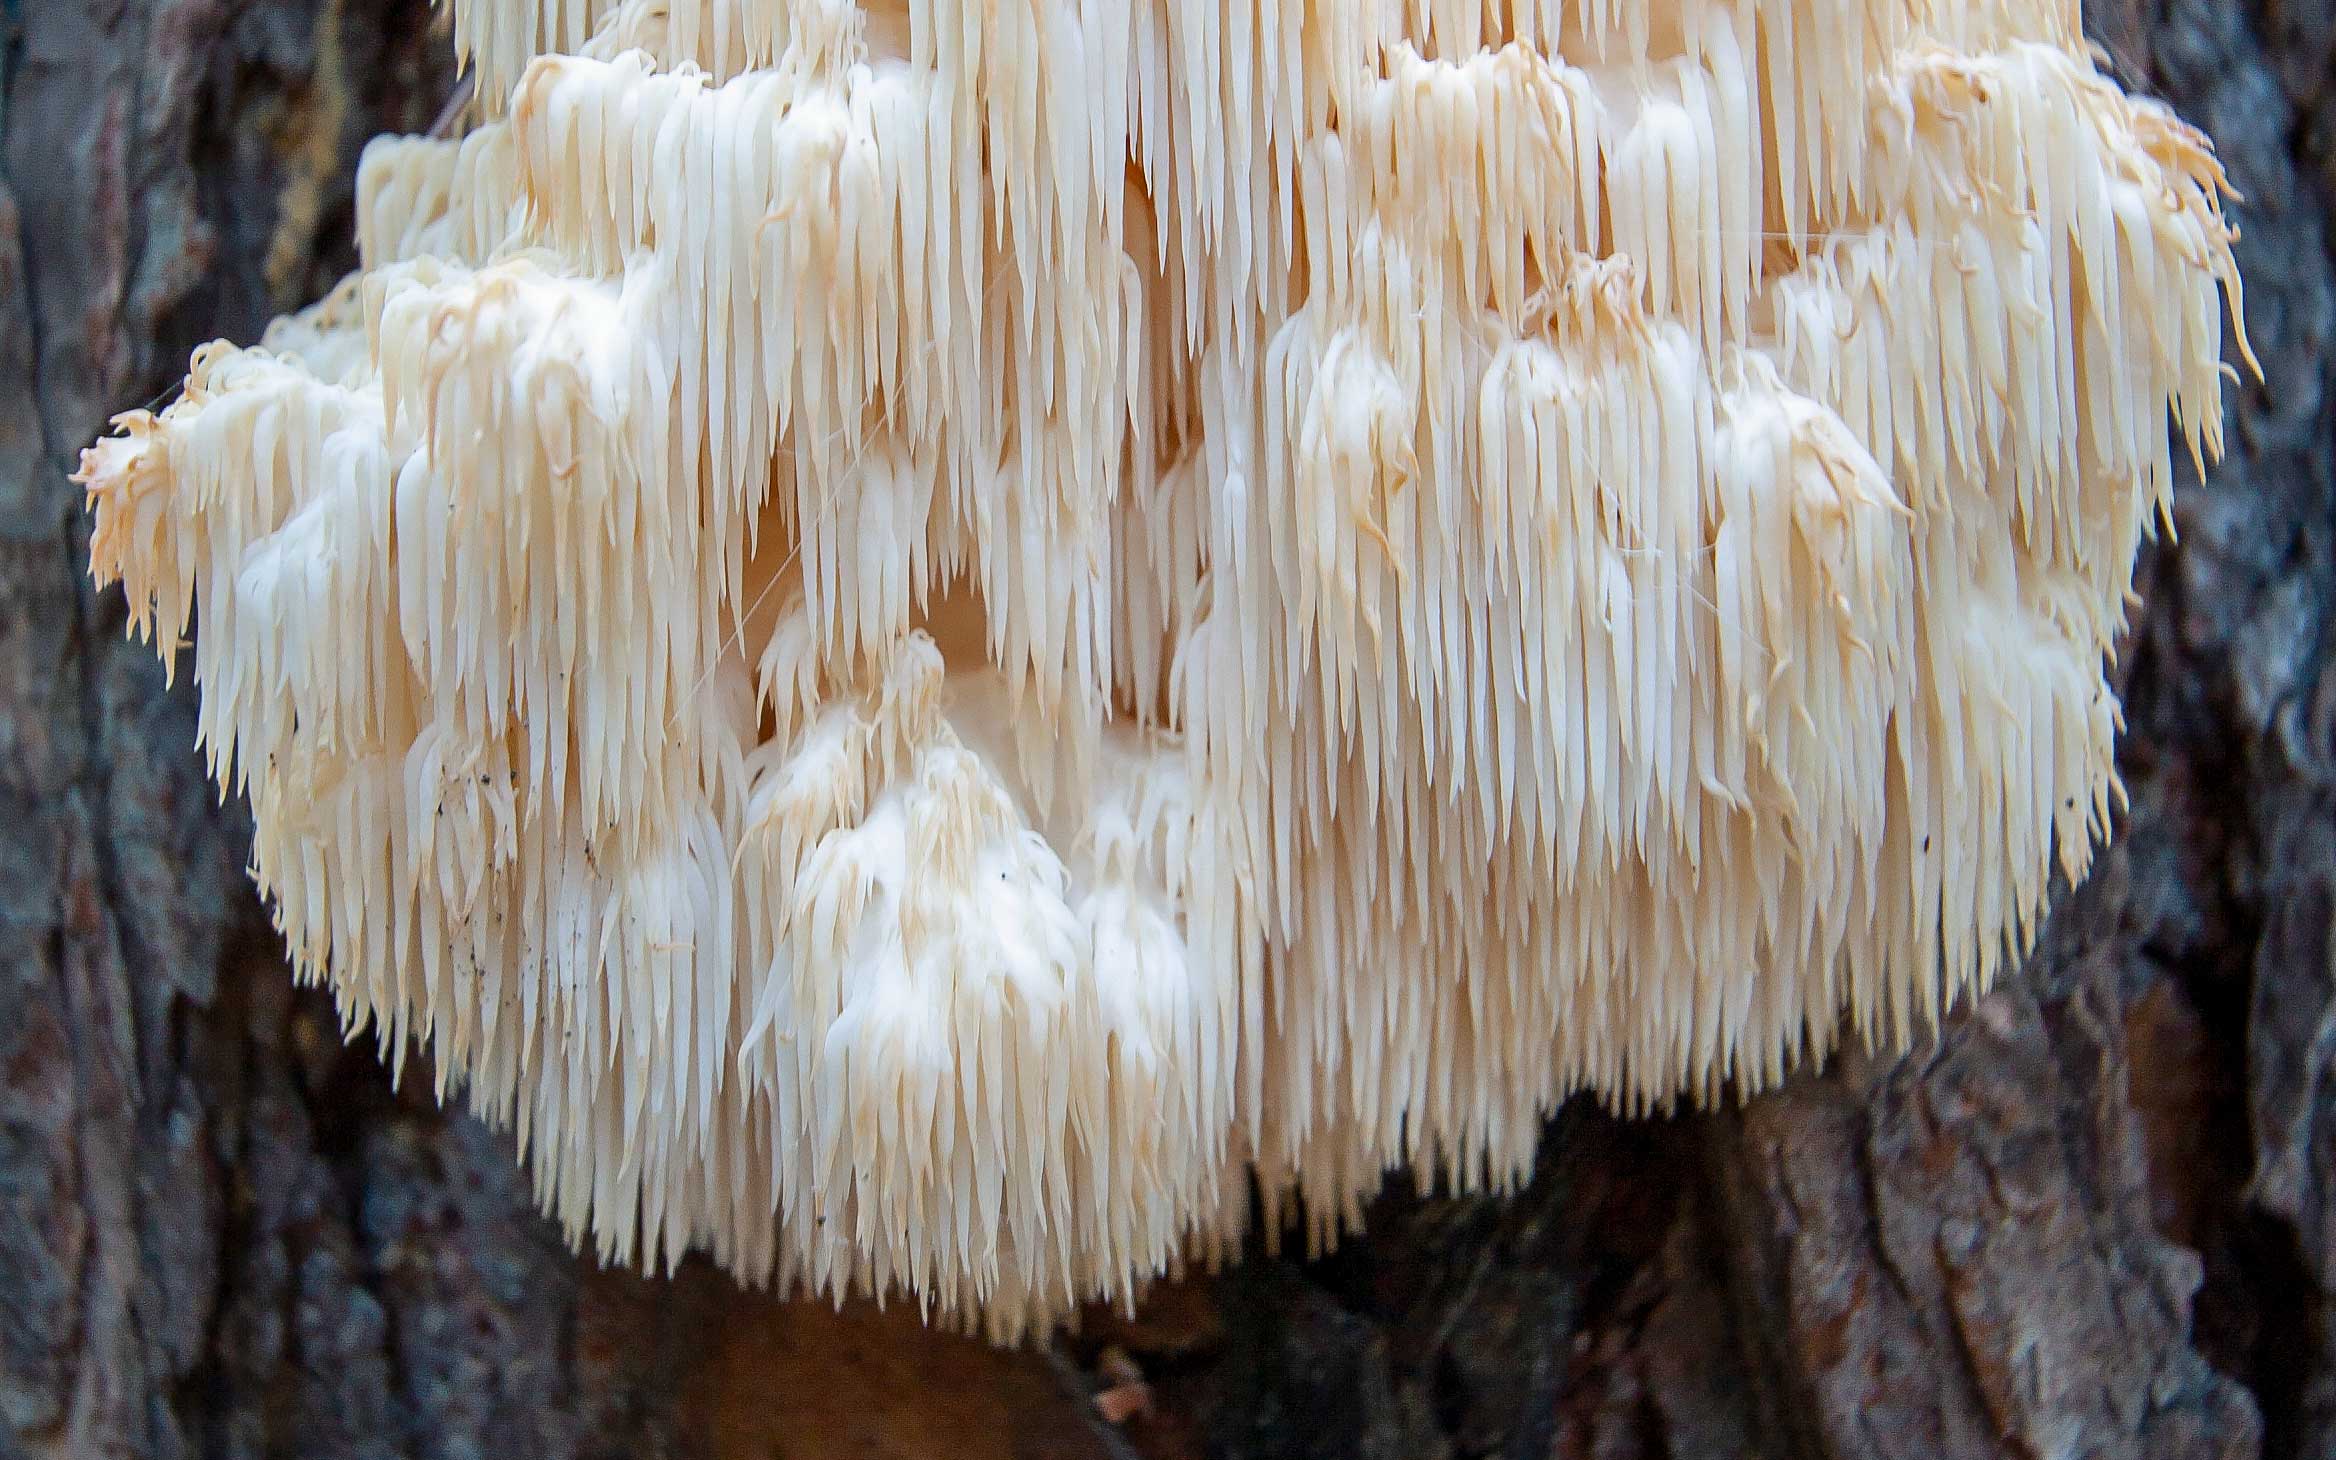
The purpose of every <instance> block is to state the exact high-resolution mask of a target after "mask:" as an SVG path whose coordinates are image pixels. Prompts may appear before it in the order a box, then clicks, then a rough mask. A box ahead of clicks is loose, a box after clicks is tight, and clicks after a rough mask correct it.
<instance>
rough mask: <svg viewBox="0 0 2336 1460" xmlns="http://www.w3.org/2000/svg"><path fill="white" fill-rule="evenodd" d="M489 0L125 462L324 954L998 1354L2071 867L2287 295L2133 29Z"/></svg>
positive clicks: (1619, 1093)
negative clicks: (2195, 477)
mask: <svg viewBox="0 0 2336 1460" xmlns="http://www.w3.org/2000/svg"><path fill="white" fill-rule="evenodd" d="M453 19H454V34H455V37H456V40H457V43H458V44H459V45H460V46H461V47H462V49H463V51H464V53H465V55H466V56H467V58H468V61H469V64H470V65H471V66H472V67H473V68H474V74H475V76H476V79H477V92H476V96H477V105H476V107H475V108H474V110H475V111H476V112H477V113H478V116H477V118H476V119H475V125H473V126H471V127H470V129H469V130H468V131H467V133H466V134H464V135H461V136H459V137H454V138H451V139H443V140H441V139H433V138H418V137H403V138H385V139H382V140H379V141H377V142H375V143H374V144H373V145H372V146H371V147H370V149H369V150H368V151H367V153H366V155H365V157H364V161H363V164H362V167H361V169H360V172H359V177H358V189H357V190H358V199H357V215H358V235H359V241H360V249H361V268H360V270H359V272H357V273H356V274H355V275H353V276H352V277H351V278H350V279H349V280H348V281H346V282H344V283H343V284H342V285H341V286H340V287H339V288H337V289H335V290H334V291H333V292H332V293H331V294H330V295H329V296H328V297H326V298H325V299H323V300H322V301H321V302H319V303H318V304H316V305H314V306H313V307H311V308H309V309H308V310H306V311H304V312H302V313H300V314H297V315H293V316H290V317H287V318H285V319H283V320H280V321H278V322H277V323H276V324H275V325H273V326H272V327H271V328H270V329H269V331H268V332H267V334H266V335H265V337H264V338H263V339H262V341H261V342H260V344H259V346H258V347H257V348H235V347H232V346H230V345H228V344H226V343H217V344H212V345H207V346H205V347H204V348H203V349H201V350H199V351H197V352H196V354H195V357H194V360H193V364H192V368H191V371H190V373H189V375H188V377H187V380H186V384H185V388H184V392H183V394H182V395H181V396H180V397H179V398H178V399H177V400H176V402H175V403H173V404H171V405H170V406H169V408H168V409H166V410H164V411H162V412H161V413H160V414H159V415H156V414H149V413H147V412H142V411H140V412H131V413H130V414H128V415H125V416H123V417H121V418H119V420H118V421H117V423H116V426H117V431H116V434H114V435H112V436H110V437H108V438H107V439H105V440H104V441H102V442H100V443H98V444H97V445H96V446H95V447H93V448H92V449H91V450H90V451H89V452H88V453H87V454H86V456H85V458H84V463H83V470H82V475H81V477H80V480H81V481H82V482H83V483H84V484H85V486H86V488H87V492H88V496H89V500H90V502H91V504H92V507H93V510H94V512H95V525H94V529H93V536H92V541H91V556H92V565H93V569H94V571H95V573H96V575H97V577H98V578H99V579H100V580H101V581H104V582H111V581H114V580H120V581H121V582H123V583H125V584H126V585H127V588H128V593H129V600H130V603H131V608H132V617H133V623H134V626H135V628H136V629H138V630H141V631H143V632H145V633H147V634H150V635H152V636H155V637H156V638H157V639H158V640H159V642H160V643H161V645H162V646H163V647H164V650H165V653H166V654H168V653H171V652H173V651H174V650H176V649H177V648H178V647H179V646H180V644H181V641H182V638H183V637H185V636H187V635H189V634H192V635H193V636H194V643H193V647H192V652H193V662H194V672H195V675H196V677H197V679H198V681H199V683H200V687H201V710H200V718H201V738H202V745H203V747H204V748H205V750H206V752H207V754H208V756H209V759H210V764H211V767H212V769H213V771H214V773H215V774H216V777H217V779H218V782H219V784H220V787H221V789H222V794H226V793H229V792H239V793H242V794H245V795H247V796H248V797H249V801H250V806H251V810H252V813H253V817H254V820H255V822H256V836H255V841H254V844H253V855H252V865H253V871H254V876H255V878H256V880H257V881H258V883H259V886H260V888H261V889H262V891H263V892H264V894H265V895H266V896H267V897H268V899H269V900H270V902H271V904H272V906H273V908H274V913H275V916H276V919H277V921H278V923H279V925H280V927H281V929H282V932H283V936H284V938H285V940H286V943H287V944H288V946H289V950H290V955H291V959H292V961H293V963H294V965H295V967H296V970H297V972H298V974H299V976H300V977H302V978H303V979H307V980H313V981H317V982H321V983H325V984H328V985H329V986H330V987H331V988H332V990H333V991H334V993H335V994H336V996H337V998H338V1000H339V1004H340V1007H341V1009H342V1011H343V1014H344V1016H345V1018H346V1020H347V1022H348V1025H349V1028H350V1030H351V1032H352V1034H353V1035H354V1034H355V1033H357V1032H359V1031H368V1032H370V1033H371V1034H372V1035H374V1036H375V1037H376V1038H377V1039H378V1040H379V1041H380V1043H381V1045H382V1047H383V1048H384V1050H385V1053H386V1054H387V1055H388V1056H389V1057H391V1058H393V1059H394V1058H399V1057H402V1056H403V1055H404V1053H406V1052H407V1051H408V1050H409V1049H411V1048H413V1047H415V1046H427V1048H428V1049H429V1051H430V1053H431V1054H432V1055H433V1056H434V1058H435V1069H436V1071H437V1076H438V1080H439V1082H440V1094H441V1096H442V1097H443V1096H445V1095H446V1094H447V1092H448V1091H449V1090H450V1089H460V1090H462V1091H465V1092H467V1099H468V1100H469V1102H470V1103H471V1104H472V1105H473V1106H474V1107H475V1108H476V1109H477V1110H479V1111H480V1112H481V1113H483V1114H484V1115H486V1116H487V1117H489V1118H491V1119H494V1120H497V1121H503V1122H509V1123H511V1124H512V1125H513V1126H515V1127H516V1130H517V1133H518V1138H519V1141H520V1143H521V1146H522V1148H523V1150H524V1152H525V1159H526V1160H527V1161H528V1163H529V1165H530V1167H531V1173H532V1177H533V1180H534V1182H535V1185H536V1189H537V1190H538V1192H539V1194H540V1197H541V1200H542V1201H543V1203H544V1205H545V1207H546V1209H547V1210H548V1211H550V1212H551V1213H553V1214H555V1215H556V1216H557V1218H558V1219H559V1220H560V1221H561V1222H562V1223H563V1224H564V1225H565V1227H566V1230H567V1232H568V1234H569V1236H570V1238H571V1240H572V1241H574V1242H576V1243H577V1244H579V1245H583V1244H586V1243H596V1244H597V1247H598V1249H599V1251H600V1253H601V1254H602V1255H603V1256H604V1257H606V1258H608V1259H610V1260H616V1261H627V1262H637V1263H648V1264H652V1265H654V1264H663V1263H670V1262H673V1261H675V1260H677V1259H678V1258H679V1256H680V1255H681V1254H683V1253H684V1252H686V1251H689V1250H692V1249H702V1250H705V1251H708V1252H710V1253H711V1254H712V1255H713V1256H714V1257H715V1258H716V1259H717V1260H718V1261H720V1262H721V1263H723V1264H725V1265H726V1266H728V1267H729V1268H731V1269H732V1270H734V1271H736V1272H737V1273H739V1274H740V1275H741V1276H743V1277H745V1278H746V1279H748V1280H750V1281H771V1282H776V1283H780V1284H783V1285H785V1286H788V1287H790V1288H800V1289H808V1290H815V1291H820V1292H826V1293H831V1294H834V1295H837V1296H839V1297H840V1296H842V1295H844V1294H847V1293H851V1292H866V1293H873V1294H876V1295H879V1296H881V1295H887V1294H889V1295H893V1296H896V1297H901V1298H906V1299H909V1300H913V1301H915V1302H917V1303H919V1304H921V1305H923V1306H924V1307H925V1309H926V1310H927V1311H928V1312H929V1313H931V1314H932V1315H933V1316H935V1317H936V1318H942V1319H947V1320H949V1321H954V1322H958V1323H962V1324H968V1325H973V1326H977V1327H981V1328H985V1329H986V1330H987V1331H988V1332H990V1333H991V1334H992V1335H994V1336H995V1337H997V1338H999V1339H1001V1340H1009V1341H1010V1340H1013V1339H1014V1338H1016V1337H1017V1336H1019V1335H1022V1334H1026V1333H1029V1332H1031V1331H1033V1330H1034V1328H1035V1327H1037V1326H1043V1325H1045V1324H1048V1323H1051V1322H1052V1321H1054V1320H1055V1319H1057V1318H1059V1317H1061V1316H1062V1315H1064V1314H1066V1313H1068V1312H1070V1311H1071V1310H1073V1309H1074V1308H1075V1307H1076V1306H1077V1305H1079V1304H1081V1303H1084V1302H1088V1301H1093V1300H1098V1299H1110V1300H1114V1301H1120V1300H1127V1299H1129V1298H1130V1297H1131V1295H1132V1294H1133V1293H1134V1292H1135V1291H1136V1290H1137V1288H1138V1286H1139V1285H1140V1284H1141V1283H1142V1282H1143V1281H1144V1280H1146V1279H1147V1278H1148V1277H1150V1276H1152V1275H1154V1274H1158V1273H1161V1272H1164V1271H1172V1270H1175V1269H1176V1268H1177V1267H1178V1266H1179V1265H1180V1264H1184V1263H1188V1262H1207V1261H1212V1260H1215V1259H1217V1258H1218V1257H1220V1256H1222V1255H1223V1254H1224V1253H1226V1252H1227V1251H1228V1250H1230V1248H1231V1247H1232V1246H1233V1245H1234V1244H1236V1243H1238V1242H1239V1241H1240V1240H1241V1238H1242V1235H1243V1233H1244V1231H1245V1229H1247V1228H1249V1227H1250V1226H1252V1225H1253V1224H1255V1225H1259V1226H1262V1227H1263V1228H1264V1229H1265V1230H1266V1231H1268V1232H1269V1233H1271V1232H1279V1231H1284V1230H1286V1229H1288V1228H1290V1227H1292V1226H1293V1225H1294V1226H1296V1227H1298V1228H1300V1229H1302V1232H1303V1235H1304V1237H1305V1239H1306V1240H1307V1241H1308V1242H1310V1243H1316V1244H1319V1243H1323V1242H1327V1241H1330V1240H1332V1239H1333V1238H1335V1236H1336V1235H1337V1234H1338V1232H1339V1231H1340V1230H1341V1229H1342V1228H1344V1227H1346V1226H1347V1225H1349V1224H1351V1223H1352V1222H1353V1221H1355V1220H1356V1219H1357V1218H1358V1217H1359V1214H1360V1210H1361V1203H1362V1201H1363V1199H1364V1198H1365V1197H1366V1196H1367V1195H1368V1194H1369V1193H1370V1192H1371V1191H1372V1190H1373V1189H1374V1188H1375V1186H1376V1185H1377V1184H1378V1183H1379V1181H1380V1180H1381V1179H1382V1177H1383V1174H1384V1173H1385V1172H1386V1171H1387V1170H1389V1169H1390V1168H1391V1167H1393V1166H1396V1165H1398V1164H1400V1163H1410V1164H1411V1165H1412V1166H1413V1168H1414V1169H1415V1171H1417V1172H1418V1173H1419V1174H1420V1176H1421V1178H1422V1179H1423V1180H1434V1179H1439V1178H1440V1179H1444V1180H1448V1181H1450V1182H1452V1183H1455V1184H1458V1185H1462V1186H1467V1187H1471V1188H1478V1189H1482V1188H1493V1189H1498V1188H1502V1187H1505V1186H1507V1185H1510V1184H1512V1183H1515V1182H1517V1181H1518V1180H1520V1179H1521V1178H1522V1177H1523V1176H1524V1174H1525V1173H1526V1171H1527V1168H1528V1166H1529V1164H1530V1162H1531V1160H1532V1157H1533V1151H1534V1144H1535V1138H1536V1135H1537V1131H1538V1127H1539V1125H1540V1122H1541V1120H1542V1118H1543V1117H1544V1115H1545V1114H1546V1113H1547V1112H1548V1111H1549V1110H1550V1109H1551V1108H1552V1107H1553V1106H1554V1105H1555V1104H1556V1103H1557V1102H1559V1101H1561V1100H1563V1099H1565V1098H1566V1097H1567V1096H1568V1095H1569V1094H1572V1093H1574V1092H1577V1091H1592V1092H1595V1093H1596V1094H1597V1095H1599V1096H1601V1097H1603V1098H1604V1099H1606V1100H1608V1101H1609V1102H1611V1103H1613V1104H1615V1105H1616V1106H1618V1107H1621V1108H1624V1109H1626V1110H1632V1111H1643V1110H1653V1109H1662V1108H1666V1107H1668V1106H1670V1105H1671V1104H1672V1103H1673V1102H1675V1101H1678V1100H1680V1099H1689V1100H1710V1099H1713V1098H1716V1097H1718V1096H1720V1095H1721V1094H1722V1093H1723V1092H1728V1091H1750V1090H1754V1089H1757V1088H1760V1087H1762V1086H1765V1085H1768V1084H1771V1083H1772V1082H1775V1081H1776V1080H1778V1079H1779V1078H1781V1077H1782V1075H1783V1074H1784V1072H1785V1071H1786V1070H1788V1069H1789V1068H1791V1067H1793V1066H1794V1065H1796V1064H1797V1063H1800V1062H1805V1061H1810V1060H1815V1059H1819V1058H1822V1057H1823V1056H1824V1055H1825V1054H1826V1053H1827V1052H1828V1051H1829V1050H1830V1049H1831V1048H1833V1047H1834V1046H1835V1045H1836V1043H1837V1042H1838V1041H1840V1040H1842V1039H1845V1038H1847V1039H1856V1040H1860V1041H1863V1042H1864V1043H1866V1044H1868V1045H1870V1046H1873V1047H1877V1048H1895V1047H1901V1046H1904V1045H1905V1044H1907V1042H1908V1041H1909V1040H1911V1039H1913V1038H1915V1037H1917V1036H1918V1035H1919V1034H1920V1033H1922V1032H1923V1031H1925V1030H1926V1029H1927V1028H1928V1027H1929V1026H1931V1025H1933V1024H1934V1023H1935V1021H1936V1020H1937V1019H1939V1018H1940V1016H1941V1014H1942V1011H1943V1010H1944V1009H1945V1007H1946V1006H1947V1005H1948V1004H1949V1002H1950V1001H1951V1000H1953V999H1955V998H1956V997H1957V996H1958V995H1959V994H1961V993H1963V992H1964V991H1966V990H1969V989H1974V988H1978V987H1982V986H1984V985H1985V984H1986V983H1987V982H1988V980H1990V979H1991V978H1993V977H1995V976H1996V975H1998V974H1999V973H2001V972H2002V971H2003V970H2004V969H2006V968H2007V967H2009V966H2011V965H2012V964H2013V963H2014V962H2015V961H2016V960H2017V958H2018V957H2019V956H2020V954H2021V953H2022V952H2023V951H2024V950H2025V949H2026V948H2027V947H2028V946H2029V945H2030V943H2031V941H2032V940H2033V938H2034V936H2035V933H2036V929H2037V924H2038V921H2039V919H2040V917H2041V915H2042V912H2043V910H2044V908H2045V905H2046V901H2047V897H2048V894H2049V892H2050V890H2051V887H2052V886H2053V884H2054V881H2055V879H2056V878H2066V879H2076V878H2081V877H2082V876H2083V875H2084V874H2085V871H2086V868H2087V864H2088V862H2089V860H2090V858H2091V856H2092V853H2093V849H2094V847H2095V846H2096V844H2097V842H2098V841H2099V839H2100V838H2101V837H2102V836H2103V835H2104V833H2105V831H2106V830H2107V827H2108V825H2109V821H2110V818H2111V816H2112V812H2113V809H2114V807H2115V806H2116V803H2117V797H2118V783H2117V778H2116V774H2115V768H2114V763H2113V749H2114V741H2115V737H2116V734H2117V732H2118V729H2119V709H2118V704H2117V701H2116V698H2115V696H2114V694H2113V693H2112V691H2111V688H2110V685H2109V683H2108V680H2107V678H2106V669H2107V666H2108V665H2109V663H2110V656H2111V653H2112V650H2113V647H2114V644H2115V641H2116V639H2117V636H2118V635H2119V633H2120V631H2121V629H2122V626H2123V623H2124V616H2125V614H2126V611H2127V608H2128V606H2129V604H2130V602H2131V597H2132V581H2133V564H2134V561H2135V556H2136V553H2137V551H2138V550H2139V548H2140V546H2141V544H2142V542H2143V539H2144V538H2145V537H2147V536H2149V535H2150V534H2151V533H2153V532H2154V531H2156V530H2157V528H2158V525H2159V524H2160V522H2161V520H2162V518H2163V515H2164V513H2165V512H2166V510H2167V506H2168V493H2169V491H2170V487H2171V483H2172V481H2173V477H2174V462H2175V454H2176V453H2177V452H2182V453H2185V454H2186V455H2188V456H2193V457H2201V458H2203V457H2205V456H2208V455H2211V454H2213V453H2214V452H2215V451H2217V450H2218V449H2219V447H2220V438H2221V429H2222V428H2221V422H2222V416H2221V410H2222V402H2221V392H2222V388H2223V383H2224V379H2225V377H2226V376H2227V375H2228V374H2229V373H2230V371H2229V369H2228V367H2226V366H2225V364H2224V363H2223V352H2224V348H2225V339H2226V324H2225V316H2226V310H2228V311H2231V312H2233V313H2235V311H2236V309H2237V302H2238V301H2237V294H2238V288H2239V281H2238V278H2237V276H2236V273H2235V271H2234V269H2233V265H2232V260H2231V252H2230V242H2231V231H2230V229H2229V227H2228V226H2227V224H2226V221H2225V218H2224V213H2223V207H2224V203H2225V199H2226V194H2227V188H2226V185H2225V181H2224V179H2223V177H2222V175H2221V173H2220V171H2219V169H2218V167H2217V165H2216V163H2215V161H2214V158H2213V155H2212V153H2211V151H2210V149H2209V147H2208V145H2207V143H2206V141H2205V139H2204V138H2202V137H2201V136H2200V135H2199V134H2197V133H2196V132H2194V131H2193V130H2191V129H2190V128H2188V127H2186V126H2185V125H2183V124H2182V123H2181V122H2179V121H2177V120H2176V119H2175V118H2174V117H2173V116H2172V114H2171V113H2169V112H2168V111H2166V110H2165V109H2164V108H2162V107H2160V106H2158V105H2156V104H2154V103H2152V102H2149V101H2145V100H2139V99H2135V98H2132V97H2129V96H2127V95H2125V94H2124V93H2123V92H2122V91H2121V90H2120V89H2119V88H2118V87H2117V86H2116V85H2114V84H2113V83H2112V82H2111V81H2110V80H2108V79H2106V78H2105V77H2104V75H2103V74H2102V72H2101V71H2100V69H2099V64H2098V62H2097V61H2096V59H2095V58H2094V56H2093V54H2092V53H2091V52H2090V51H2089V49H2088V47H2087V45H2086V43H2085V41H2084V39H2083V37H2082V34H2081V32H2080V30H2079V24H2078V15H2077V6H2076V4H2075V3H2074V0H1206V3H1203V0H862V3H857V4H855V3H852V0H622V3H613V0H454V15H453ZM2234 337H2235V336H2234ZM2238 348H2239V349H2241V350H2243V348H2244V346H2243V341H2241V342H2240V344H2239V346H2238ZM198 619H199V624H198V623H197V620H198Z"/></svg>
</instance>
